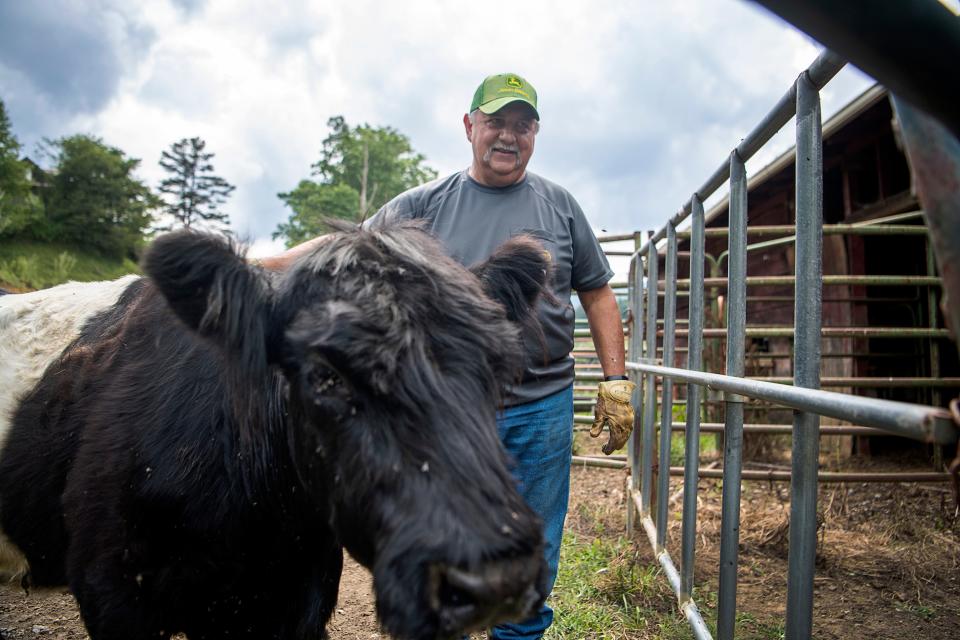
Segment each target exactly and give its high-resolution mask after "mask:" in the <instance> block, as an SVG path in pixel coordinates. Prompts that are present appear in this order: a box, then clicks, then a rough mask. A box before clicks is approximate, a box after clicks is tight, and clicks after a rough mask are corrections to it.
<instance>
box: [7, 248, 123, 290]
mask: <svg viewBox="0 0 960 640" xmlns="http://www.w3.org/2000/svg"><path fill="white" fill-rule="evenodd" d="M138 272H139V268H138V267H137V264H136V263H135V262H133V261H132V260H129V259H123V260H118V259H116V258H107V257H104V256H102V255H100V254H99V253H97V252H94V251H89V250H87V249H85V248H83V247H77V246H73V245H65V244H54V243H51V244H46V243H39V242H23V241H15V242H14V241H2V242H0V286H2V287H4V288H8V289H13V290H17V291H28V290H32V289H43V288H45V287H51V286H53V285H56V284H61V283H63V282H67V281H68V280H76V281H79V282H90V281H94V280H112V279H113V278H118V277H120V276H122V275H125V274H127V273H138Z"/></svg>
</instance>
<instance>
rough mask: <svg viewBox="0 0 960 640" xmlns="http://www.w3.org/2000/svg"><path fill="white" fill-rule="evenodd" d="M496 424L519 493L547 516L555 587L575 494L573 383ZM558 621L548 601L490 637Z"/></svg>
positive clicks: (534, 632) (525, 632)
mask: <svg viewBox="0 0 960 640" xmlns="http://www.w3.org/2000/svg"><path fill="white" fill-rule="evenodd" d="M497 429H498V430H499V432H500V440H501V441H502V442H503V445H504V447H506V449H507V453H509V454H510V456H511V457H512V458H513V461H514V467H513V475H514V477H515V478H516V479H517V485H518V489H519V491H520V494H521V495H522V496H523V497H524V499H525V500H526V501H527V504H529V505H530V507H531V508H533V510H534V511H536V512H537V513H538V514H539V515H540V517H541V518H543V528H544V532H543V533H544V538H545V539H546V549H545V555H546V559H547V566H548V568H549V570H550V576H549V581H548V583H547V588H548V589H551V590H552V589H553V583H554V581H556V579H557V565H558V564H559V563H560V540H561V538H562V537H563V521H564V520H565V519H566V517H567V499H568V498H569V496H570V456H571V453H572V450H573V386H572V385H571V386H569V387H567V388H566V389H564V390H563V391H559V392H557V393H555V394H553V395H551V396H547V397H546V398H543V399H542V400H537V401H536V402H529V403H527V404H521V405H517V406H515V407H508V408H507V409H504V410H503V411H502V412H501V413H499V414H498V415H497ZM551 622H553V609H551V608H550V607H549V606H547V605H546V604H544V605H543V608H541V609H540V613H539V614H537V615H535V616H533V617H531V618H529V619H528V620H524V621H523V622H520V623H516V624H504V625H500V626H497V627H494V628H493V629H491V630H490V637H491V638H498V639H503V640H507V639H512V638H540V637H542V636H543V632H544V631H546V629H547V627H549V626H550V623H551Z"/></svg>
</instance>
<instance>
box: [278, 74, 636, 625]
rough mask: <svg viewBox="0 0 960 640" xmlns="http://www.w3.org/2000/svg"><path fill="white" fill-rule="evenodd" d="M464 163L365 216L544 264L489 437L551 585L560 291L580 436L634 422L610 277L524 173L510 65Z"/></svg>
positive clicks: (549, 195)
mask: <svg viewBox="0 0 960 640" xmlns="http://www.w3.org/2000/svg"><path fill="white" fill-rule="evenodd" d="M463 126H464V129H465V131H466V135H467V140H468V141H469V142H470V144H471V147H472V149H473V162H472V163H471V165H470V167H469V168H468V169H467V170H465V171H462V172H458V173H455V174H453V175H451V176H448V177H446V178H441V179H438V180H434V181H433V182H430V183H427V184H425V185H421V186H419V187H416V188H414V189H411V190H409V191H406V192H404V193H402V194H400V195H398V196H397V197H396V198H394V199H393V200H391V201H390V202H388V203H387V204H385V205H384V206H383V207H382V208H381V209H380V211H378V212H377V213H376V214H375V215H374V216H373V218H371V219H370V220H369V221H368V222H367V225H376V224H380V223H383V222H387V221H390V220H395V219H406V218H420V219H424V220H425V223H426V227H427V229H428V230H429V231H431V232H432V233H433V234H434V235H435V236H437V237H438V238H439V239H440V240H441V242H443V243H444V244H445V245H446V247H447V249H448V250H449V252H450V254H451V255H452V256H453V257H454V258H456V259H457V260H458V261H460V262H462V263H463V264H465V265H468V266H469V265H471V264H474V263H476V262H480V261H482V260H484V259H486V258H487V257H489V256H490V254H491V253H492V252H493V250H494V249H496V248H497V247H498V246H499V245H500V244H502V243H503V242H504V241H506V240H507V239H509V238H510V237H511V236H513V235H516V234H521V233H523V234H528V235H532V236H535V237H536V238H538V239H539V240H540V241H541V242H542V243H543V246H544V249H545V250H546V251H549V252H550V257H551V261H552V263H553V266H554V281H553V283H552V286H553V293H554V295H555V296H556V298H557V300H559V302H560V303H559V304H550V303H547V302H543V303H541V304H540V307H539V309H538V314H539V319H540V323H541V325H542V330H543V335H542V336H540V335H535V334H531V335H528V336H526V338H527V339H526V340H525V343H526V346H527V354H526V369H525V371H524V375H523V378H522V380H521V381H520V383H519V384H517V385H514V386H512V387H511V388H510V389H508V393H507V395H506V398H505V401H504V405H505V407H504V409H503V410H502V411H501V412H500V413H499V414H498V419H497V424H498V428H499V431H500V438H501V440H502V441H503V444H504V446H505V447H506V449H507V451H508V453H509V454H510V455H511V456H512V458H513V460H514V461H515V463H516V467H515V468H514V474H515V476H516V477H517V480H518V483H519V485H520V487H519V488H520V491H521V493H522V494H523V496H524V498H525V499H526V500H527V502H528V503H529V504H530V506H531V507H533V508H534V509H535V510H536V511H537V512H538V513H539V514H540V516H541V517H542V518H543V520H544V536H545V538H546V556H547V563H548V566H549V568H550V573H551V575H550V577H549V580H550V583H549V586H550V588H552V587H553V582H554V580H555V579H556V574H557V565H558V563H559V559H560V541H561V536H562V534H563V523H564V520H565V518H566V513H567V499H568V496H569V484H570V457H571V450H572V443H573V378H574V370H573V364H574V363H573V358H572V357H571V356H570V352H571V350H572V349H573V329H574V311H573V307H572V305H571V304H570V292H571V290H576V291H577V292H578V295H579V297H580V302H581V303H582V305H583V308H584V311H585V312H586V314H587V320H588V321H589V323H590V331H591V334H592V336H593V341H594V344H595V346H596V349H597V355H598V357H599V359H600V364H601V366H602V367H603V374H604V376H605V380H604V382H602V383H601V384H600V392H599V394H598V398H597V406H596V409H595V422H594V424H593V428H592V429H591V433H590V434H591V435H592V436H593V437H598V436H599V435H600V433H601V430H602V428H603V426H604V425H607V426H608V427H609V430H610V437H609V439H608V442H607V443H606V444H605V445H604V447H603V450H604V453H606V454H608V455H609V454H610V453H613V451H615V450H617V449H619V448H621V447H622V446H623V445H624V443H625V442H626V440H627V437H628V436H629V435H630V430H631V429H632V428H633V408H632V407H631V405H630V394H631V391H632V389H633V383H631V382H629V381H628V380H627V379H626V376H625V375H624V373H625V371H624V350H623V329H622V326H621V321H620V310H619V307H618V306H617V301H616V298H615V296H614V294H613V291H612V290H611V289H610V286H609V285H608V284H607V283H608V282H609V280H610V278H611V277H612V275H613V272H612V271H611V269H610V266H609V264H608V263H607V260H606V257H605V256H604V254H603V251H602V249H601V248H600V245H599V243H598V242H597V239H596V237H595V236H594V234H593V232H592V230H591V229H590V226H589V224H588V223H587V220H586V217H585V216H584V214H583V211H582V210H581V209H580V206H579V205H578V204H577V202H576V200H574V199H573V197H572V196H571V195H570V194H569V193H568V192H567V191H566V190H564V189H563V188H562V187H560V186H558V185H556V184H554V183H552V182H549V181H548V180H545V179H544V178H541V177H540V176H537V175H535V174H532V173H528V172H527V170H526V169H527V163H528V162H529V161H530V157H531V156H532V155H533V149H534V142H535V140H536V136H537V132H538V131H539V129H540V113H539V112H538V111H537V92H536V91H535V90H534V88H533V87H532V86H531V85H530V83H528V82H527V81H526V80H524V79H523V78H521V77H520V76H518V75H516V74H500V75H494V76H490V77H488V78H486V79H485V80H484V81H483V83H482V84H481V85H480V86H479V87H478V88H477V90H476V92H475V93H474V96H473V102H472V104H471V105H470V111H469V113H467V114H466V115H464V116H463ZM312 242H313V241H311V242H310V243H307V245H300V246H299V247H295V248H293V249H291V250H290V251H288V252H287V253H286V254H283V255H282V256H278V257H277V258H273V259H267V260H264V261H263V262H264V263H265V266H267V267H274V268H276V267H282V266H284V265H285V264H286V263H288V262H289V260H291V259H293V258H294V257H295V256H296V255H299V254H300V253H302V252H304V251H306V250H308V249H309V245H310V244H312ZM552 620H553V611H552V609H550V607H549V606H546V605H544V607H543V609H542V610H541V611H540V614H539V615H537V616H535V617H534V618H532V619H530V620H525V621H523V622H522V623H519V624H508V625H501V626H498V627H496V628H494V629H492V630H491V632H490V637H491V638H540V637H541V636H542V635H543V632H544V631H545V630H546V629H547V627H549V626H550V623H551V622H552Z"/></svg>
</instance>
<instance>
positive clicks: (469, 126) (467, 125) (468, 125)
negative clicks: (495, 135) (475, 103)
mask: <svg viewBox="0 0 960 640" xmlns="http://www.w3.org/2000/svg"><path fill="white" fill-rule="evenodd" d="M463 129H464V131H466V134H467V140H469V141H470V142H473V123H472V122H470V114H469V113H465V114H463Z"/></svg>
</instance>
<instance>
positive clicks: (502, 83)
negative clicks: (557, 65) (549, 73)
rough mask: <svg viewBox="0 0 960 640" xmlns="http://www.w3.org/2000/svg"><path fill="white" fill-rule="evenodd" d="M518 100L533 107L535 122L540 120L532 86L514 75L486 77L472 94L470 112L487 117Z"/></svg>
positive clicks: (535, 91) (503, 74) (534, 90)
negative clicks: (476, 112) (476, 110)
mask: <svg viewBox="0 0 960 640" xmlns="http://www.w3.org/2000/svg"><path fill="white" fill-rule="evenodd" d="M518 100H519V101H521V102H526V103H527V104H528V105H530V106H531V107H533V112H534V114H536V116H537V120H539V119H540V112H539V111H537V90H536V89H534V88H533V85H532V84H530V83H529V82H527V81H526V80H524V79H523V78H521V77H520V76H518V75H517V74H515V73H501V74H499V75H495V76H487V78H486V79H485V80H484V81H483V82H482V83H480V86H479V87H477V90H476V92H474V94H473V102H471V103H470V111H473V110H474V109H480V111H483V112H484V113H486V114H488V115H489V114H491V113H495V112H497V111H499V110H500V109H502V108H504V107H505V106H507V105H508V104H510V103H511V102H516V101H518Z"/></svg>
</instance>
